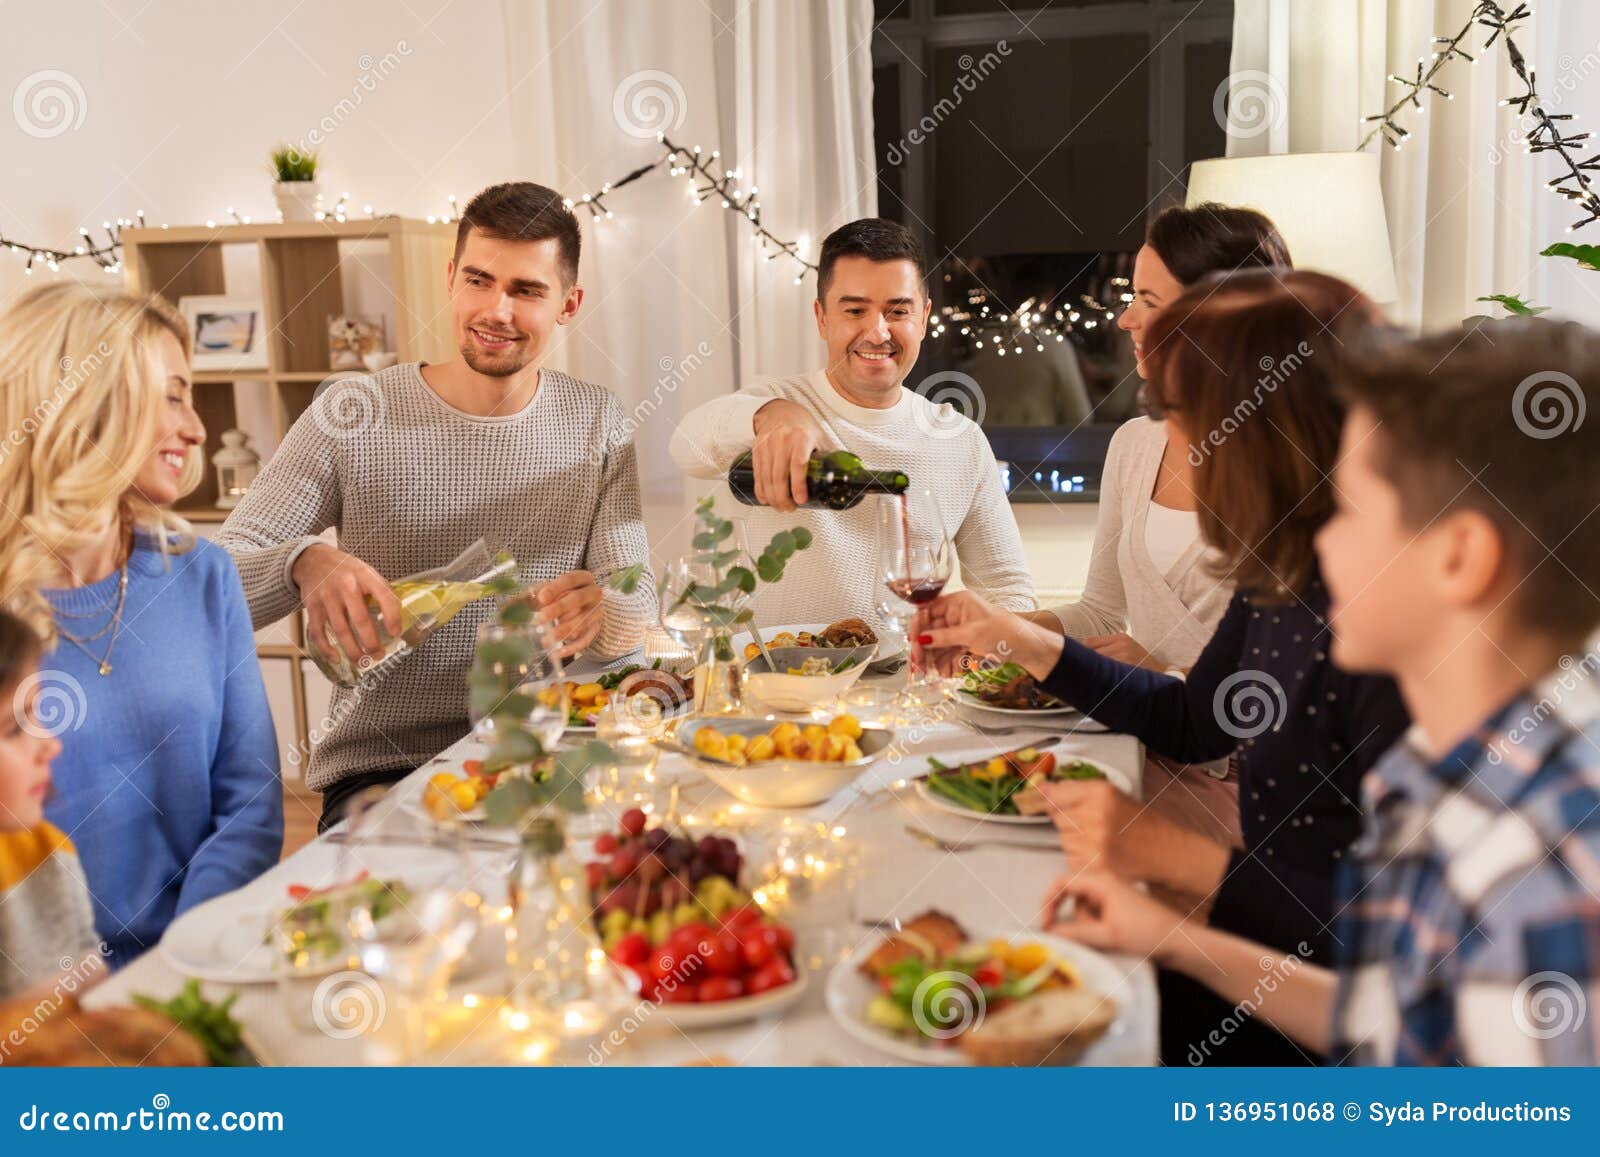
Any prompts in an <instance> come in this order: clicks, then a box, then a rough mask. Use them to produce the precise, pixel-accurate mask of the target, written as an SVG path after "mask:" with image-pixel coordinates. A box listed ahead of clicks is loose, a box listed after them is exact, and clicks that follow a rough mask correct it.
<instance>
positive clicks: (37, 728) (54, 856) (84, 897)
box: [0, 611, 105, 1000]
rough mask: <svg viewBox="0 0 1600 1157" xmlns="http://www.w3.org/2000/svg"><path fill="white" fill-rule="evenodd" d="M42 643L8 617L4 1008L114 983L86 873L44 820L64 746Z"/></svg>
mask: <svg viewBox="0 0 1600 1157" xmlns="http://www.w3.org/2000/svg"><path fill="white" fill-rule="evenodd" d="M39 653H40V643H39V637H38V636H37V635H35V634H34V633H33V631H32V629H31V628H29V627H28V626H27V624H25V623H24V622H23V621H22V620H21V619H19V618H17V617H16V616H14V615H12V614H9V613H8V612H5V611H0V1000H5V999H7V998H10V997H17V996H23V995H31V994H34V993H38V994H40V995H43V994H44V993H46V992H47V991H48V990H49V989H50V987H51V986H52V985H54V984H56V983H58V982H59V983H61V984H62V986H63V987H69V991H78V990H81V989H83V988H85V987H87V985H88V984H89V982H90V981H91V980H92V979H98V978H99V977H102V976H103V975H104V974H105V969H104V961H103V959H102V957H101V954H100V951H99V940H98V938H97V937H96V936H95V931H94V913H93V910H92V909H91V907H90V904H89V891H88V887H87V885H86V884H85V883H84V878H83V868H82V867H81V866H80V865H79V863H78V853H77V852H76V851H74V850H73V847H72V841H71V840H69V839H68V838H67V837H66V835H64V834H63V833H62V831H61V830H60V829H59V828H57V827H56V826H54V825H53V824H50V823H47V822H46V821H45V818H44V801H45V797H46V795H48V794H49V790H50V761H51V760H52V759H54V758H55V757H56V755H57V753H59V752H60V750H61V744H60V743H59V742H58V741H57V740H56V738H55V737H54V735H52V734H51V732H50V730H49V728H48V727H46V726H44V725H43V723H42V722H41V720H40V700H41V690H44V691H45V693H46V694H48V692H49V685H48V684H41V682H40V680H39V678H38V673H39Z"/></svg>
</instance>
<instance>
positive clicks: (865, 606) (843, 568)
mask: <svg viewBox="0 0 1600 1157" xmlns="http://www.w3.org/2000/svg"><path fill="white" fill-rule="evenodd" d="M926 280H927V270H926V261H925V259H924V257H923V253H922V246H921V245H920V244H919V243H918V242H917V239H916V238H915V236H913V235H912V233H911V232H910V230H908V229H906V228H905V227H904V226H903V225H900V224H898V223H896V222H893V221H887V220H884V219H882V218H877V217H868V218H864V219H862V220H859V221H852V222H851V223H850V224H848V225H844V226H842V227H841V228H839V229H836V230H835V231H834V232H833V233H831V234H829V235H828V237H827V239H826V240H824V241H823V243H822V253H821V257H820V260H819V262H818V270H817V300H816V301H815V302H814V303H813V309H814V311H815V314H816V320H817V333H818V335H819V336H820V337H821V338H822V340H823V341H824V342H825V343H826V344H827V348H828V360H827V365H826V366H825V367H824V368H823V369H820V370H817V371H815V372H813V373H810V374H804V375H798V376H794V377H788V378H775V379H771V380H768V381H762V382H757V383H756V384H754V385H752V386H749V387H747V388H745V389H742V390H740V391H738V392H737V393H734V394H729V395H728V396H726V397H722V398H718V399H716V400H714V401H711V402H707V403H706V404H705V405H703V406H700V407H699V408H697V409H696V410H694V411H693V412H691V413H690V414H689V415H688V416H687V417H685V418H684V420H683V422H682V423H681V424H680V425H679V426H678V429H677V431H676V433H675V434H674V435H673V438H672V457H673V461H674V462H676V463H677V464H678V466H679V467H680V468H681V469H683V470H684V471H685V472H686V473H688V474H690V475H692V476H694V477H697V478H719V477H724V476H726V474H727V471H728V466H729V465H730V464H731V463H732V462H733V460H734V459H735V458H736V457H737V456H738V455H740V454H742V453H743V452H745V451H746V450H749V451H751V452H752V456H753V459H754V467H755V475H756V497H757V498H758V499H759V500H760V501H761V503H762V505H761V506H759V507H737V506H732V505H731V504H729V508H730V509H734V510H737V511H738V513H739V515H740V516H742V517H743V519H744V521H745V524H746V530H747V532H748V536H749V539H750V542H751V545H752V547H753V548H754V549H760V547H761V545H763V544H764V543H765V542H766V541H767V539H768V537H770V535H771V534H772V533H773V532H774V531H777V530H780V529H783V528H786V527H789V526H794V525H803V526H805V527H806V528H807V529H809V530H810V531H811V533H812V545H811V547H810V548H809V549H808V550H807V551H806V552H805V554H804V555H802V556H799V557H797V558H796V559H795V561H794V564H793V565H792V566H790V568H789V570H788V572H787V574H786V575H785V576H784V579H783V581H782V582H780V583H777V584H775V585H772V586H766V585H763V586H761V587H760V588H758V590H757V593H756V596H755V601H754V604H753V609H754V610H755V612H756V616H757V622H758V623H759V624H761V625H765V626H778V625H782V624H798V623H810V622H828V621H834V620H837V619H842V618H851V617H855V618H863V619H866V620H867V621H868V622H874V621H878V622H881V621H882V620H881V619H880V617H879V616H878V614H877V611H876V608H877V605H878V603H879V601H880V595H881V594H882V591H881V590H880V586H879V583H878V577H877V568H876V533H877V529H876V528H877V523H876V514H875V512H874V509H873V504H872V503H871V502H863V503H861V504H860V505H858V506H856V507H855V508H854V509H851V510H843V511H833V510H797V506H798V504H800V503H803V502H804V501H805V500H806V461H807V459H808V458H809V457H810V456H811V454H812V453H813V452H814V451H818V450H833V449H846V450H851V451H853V452H854V453H856V454H857V455H859V456H860V458H861V459H862V461H863V462H865V463H866V464H867V465H868V466H872V467H876V468H878V469H885V470H902V471H904V472H905V473H906V475H907V476H908V477H909V478H910V479H911V484H912V486H914V487H915V486H928V487H931V488H932V490H933V492H934V496H935V498H936V500H937V503H938V506H939V510H940V513H941V515H942V517H943V519H944V524H945V526H944V529H945V531H946V533H948V534H949V535H950V538H951V540H952V542H953V543H954V544H955V548H956V554H957V557H958V558H959V560H960V563H961V579H962V582H963V584H964V585H966V586H967V587H969V588H972V589H975V590H978V591H980V592H982V593H983V595H984V597H985V598H987V599H989V600H991V601H993V602H995V603H997V604H999V605H1001V606H1004V607H1006V608H1008V609H1010V610H1018V611H1026V610H1032V609H1033V607H1034V597H1033V590H1034V588H1033V577H1032V575H1031V574H1029V572H1028V567H1027V562H1026V560H1025V559H1024V557H1023V553H1022V538H1021V536H1020V535H1019V534H1018V532H1017V523H1016V519H1015V518H1014V517H1013V516H1012V513H1011V505H1010V503H1009V502H1008V501H1007V499H1006V494H1005V490H1004V488H1003V486H1002V485H1001V481H1000V470H999V467H998V466H997V465H996V463H995V458H994V452H993V451H992V450H991V449H990V448H989V441H988V439H987V438H986V437H984V434H983V431H982V430H981V429H980V428H979V427H978V425H977V424H976V423H975V422H973V421H971V420H970V419H969V418H967V417H966V416H964V415H963V414H961V413H959V412H957V411H956V409H955V408H954V407H952V406H950V405H948V404H944V405H940V404H936V403H934V402H932V401H930V400H929V399H928V398H927V397H925V396H923V394H922V393H920V392H918V391H917V390H915V389H912V388H907V386H906V384H905V379H906V376H907V375H908V374H909V373H910V372H911V370H912V367H913V366H915V365H916V361H917V353H918V351H919V350H920V349H921V348H922V339H923V337H924V335H925V334H926V333H927V326H928V314H929V311H930V309H931V302H930V300H929V298H928V291H927V284H926Z"/></svg>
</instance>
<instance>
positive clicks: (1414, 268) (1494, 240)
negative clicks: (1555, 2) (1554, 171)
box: [1228, 0, 1559, 327]
mask: <svg viewBox="0 0 1600 1157" xmlns="http://www.w3.org/2000/svg"><path fill="white" fill-rule="evenodd" d="M1473 7H1474V4H1473V3H1472V0H1309V2H1307V0H1295V2H1293V3H1290V2H1289V0H1235V5H1234V33H1233V58H1232V64H1231V72H1232V73H1233V74H1234V76H1236V77H1237V76H1239V75H1241V74H1243V73H1246V72H1250V73H1254V74H1257V75H1259V74H1261V73H1265V74H1267V76H1269V77H1271V78H1272V81H1273V85H1272V88H1273V90H1274V91H1275V92H1276V93H1278V94H1279V95H1281V96H1282V97H1283V98H1285V99H1286V100H1287V116H1286V117H1285V118H1284V120H1283V123H1282V125H1281V128H1280V131H1279V132H1277V133H1260V134H1258V135H1255V136H1231V135H1230V137H1229V141H1228V153H1229V155H1230V156H1248V155H1256V154H1263V153H1268V152H1272V153H1279V152H1292V153H1316V152H1337V151H1348V150H1353V149H1356V148H1358V147H1359V146H1360V144H1361V142H1362V141H1363V140H1364V139H1365V138H1366V136H1367V134H1368V133H1370V132H1371V130H1372V128H1373V125H1372V124H1370V123H1364V122H1363V118H1364V117H1366V116H1369V115H1372V114H1374V113H1377V112H1380V111H1382V110H1383V109H1385V108H1387V107H1388V106H1389V105H1390V104H1392V103H1393V102H1394V100H1395V99H1396V98H1397V97H1398V96H1399V95H1400V93H1401V91H1402V90H1401V89H1400V88H1399V86H1397V85H1394V84H1390V83H1388V81H1387V80H1386V78H1387V77H1388V76H1389V75H1390V74H1392V73H1394V74H1399V75H1402V76H1415V74H1416V67H1417V61H1418V59H1419V58H1421V57H1425V56H1428V55H1429V54H1430V53H1431V52H1432V50H1433V44H1432V37H1434V36H1436V35H1439V36H1444V35H1454V33H1455V32H1456V31H1457V30H1458V29H1459V28H1460V27H1461V25H1462V24H1463V23H1464V22H1465V21H1466V19H1467V17H1468V16H1469V15H1470V14H1471V12H1472V9H1473ZM1507 7H1510V5H1508V6H1507ZM1542 7H1543V6H1542V5H1540V6H1536V12H1535V15H1534V17H1533V18H1532V19H1529V20H1526V21H1523V22H1522V23H1521V24H1519V25H1518V27H1517V30H1516V40H1517V44H1518V47H1519V48H1521V49H1522V51H1523V52H1524V54H1525V55H1526V56H1527V57H1528V58H1529V60H1530V61H1535V62H1536V61H1537V60H1538V48H1539V45H1538V34H1539V31H1540V27H1541V25H1540V20H1541V16H1540V15H1539V9H1540V8H1542ZM1487 35H1488V30H1487V29H1482V28H1479V29H1475V30H1474V31H1473V32H1472V33H1470V34H1469V35H1468V37H1467V39H1466V40H1465V41H1463V42H1462V45H1461V47H1463V48H1464V49H1466V50H1467V51H1468V52H1470V53H1472V55H1473V56H1474V57H1476V58H1477V62H1476V63H1475V64H1468V63H1467V62H1465V61H1461V60H1457V61H1453V62H1451V63H1450V64H1448V65H1446V66H1445V68H1444V69H1443V71H1442V73H1441V74H1440V76H1439V77H1438V78H1437V82H1438V84H1439V85H1440V87H1442V88H1444V89H1445V90H1447V91H1448V92H1450V93H1451V94H1452V96H1453V97H1454V99H1453V100H1444V99H1443V98H1441V97H1438V96H1437V95H1432V94H1430V96H1429V97H1428V98H1427V99H1426V100H1425V101H1424V103H1425V105H1426V112H1425V113H1419V111H1418V110H1417V109H1415V108H1410V107H1409V106H1408V108H1407V110H1406V111H1404V112H1402V113H1401V114H1400V117H1399V119H1400V122H1401V123H1402V124H1403V125H1404V127H1405V128H1406V129H1407V130H1409V131H1410V133H1411V138H1410V139H1409V140H1408V141H1406V142H1405V144H1404V145H1403V146H1402V147H1401V148H1400V149H1399V150H1398V151H1396V150H1393V149H1390V148H1388V147H1387V146H1385V145H1382V144H1381V143H1380V142H1377V141H1374V142H1372V143H1370V144H1368V146H1367V147H1368V148H1369V149H1374V150H1380V151H1381V154H1382V157H1383V160H1382V182H1383V196H1384V206H1385V211H1386V213H1387V215H1388V221H1389V237H1390V241H1391V244H1392V246H1393V249H1394V258H1395V276H1396V278H1397V280H1398V282H1399V286H1400V298H1399V301H1398V303H1397V304H1396V306H1395V307H1394V313H1395V316H1396V317H1397V318H1398V319H1400V320H1403V321H1407V322H1411V323H1413V324H1421V325H1422V326H1424V327H1434V326H1445V325H1452V324H1455V323H1457V322H1459V321H1460V320H1461V319H1462V318H1464V317H1468V316H1472V315H1475V314H1483V313H1491V312H1496V311H1495V310H1494V308H1493V307H1490V306H1487V305H1485V304H1483V303H1480V302H1477V301H1475V300H1474V299H1475V298H1477V297H1478V296H1479V295H1481V294H1490V293H1510V294H1516V295H1518V296H1521V297H1524V298H1531V297H1536V296H1537V294H1538V289H1539V287H1540V282H1539V281H1538V280H1536V267H1537V262H1538V256H1537V255H1538V251H1539V250H1540V249H1541V248H1543V247H1544V245H1546V244H1548V243H1549V242H1550V241H1554V240H1558V239H1559V238H1558V237H1545V236H1543V234H1542V228H1541V224H1540V221H1539V215H1540V209H1541V206H1540V204H1539V202H1538V200H1537V198H1540V197H1548V196H1549V194H1547V193H1544V192H1542V191H1541V190H1540V189H1539V187H1538V186H1539V181H1540V177H1539V171H1540V166H1539V165H1538V164H1537V162H1536V160H1535V159H1534V158H1533V157H1531V156H1530V155H1529V154H1527V153H1526V152H1525V151H1524V150H1523V149H1522V148H1521V147H1520V143H1519V142H1520V140H1521V136H1522V133H1523V132H1524V131H1526V130H1525V128H1522V127H1519V118H1518V116H1517V115H1516V113H1515V112H1514V110H1511V109H1506V108H1502V107H1500V101H1501V100H1503V99H1505V98H1506V97H1509V96H1513V95H1517V94H1520V92H1521V84H1520V83H1519V82H1518V81H1517V79H1516V76H1515V74H1514V73H1513V72H1512V70H1511V66H1510V65H1509V64H1508V63H1507V59H1506V54H1505V51H1504V48H1503V47H1502V45H1501V44H1500V43H1499V42H1497V43H1496V44H1495V46H1494V47H1493V48H1492V49H1490V50H1488V51H1483V43H1484V40H1485V38H1486V36H1487ZM1546 75H1547V74H1546V73H1544V72H1541V73H1540V76H1541V78H1543V77H1544V76H1546ZM1547 176H1548V174H1547ZM1309 192H1310V191H1308V193H1309ZM1537 272H1540V273H1542V271H1537Z"/></svg>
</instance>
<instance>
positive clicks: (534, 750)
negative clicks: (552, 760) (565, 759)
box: [491, 727, 545, 766]
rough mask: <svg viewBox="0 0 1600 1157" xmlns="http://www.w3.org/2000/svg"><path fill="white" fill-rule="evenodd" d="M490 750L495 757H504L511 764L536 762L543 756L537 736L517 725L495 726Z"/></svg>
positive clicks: (543, 752)
mask: <svg viewBox="0 0 1600 1157" xmlns="http://www.w3.org/2000/svg"><path fill="white" fill-rule="evenodd" d="M491 750H492V751H493V753H494V756H495V758H496V759H504V760H506V761H508V763H509V764H510V765H512V766H517V765H520V764H525V763H537V762H539V760H541V759H543V758H544V756H545V750H544V744H542V743H540V742H539V738H538V736H536V735H532V734H530V733H529V732H526V731H523V730H522V729H521V728H519V727H496V728H495V729H494V742H493V745H492V747H491Z"/></svg>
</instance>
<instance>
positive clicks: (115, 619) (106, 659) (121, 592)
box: [56, 560, 128, 675]
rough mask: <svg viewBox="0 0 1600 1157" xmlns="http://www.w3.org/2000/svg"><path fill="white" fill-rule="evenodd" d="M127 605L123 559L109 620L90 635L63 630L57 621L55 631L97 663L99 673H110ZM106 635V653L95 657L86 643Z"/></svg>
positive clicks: (126, 569) (125, 564) (125, 571)
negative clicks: (115, 599)
mask: <svg viewBox="0 0 1600 1157" xmlns="http://www.w3.org/2000/svg"><path fill="white" fill-rule="evenodd" d="M127 605H128V563H127V560H124V561H123V563H122V573H121V574H120V575H119V576H118V578H117V605H116V609H115V610H113V611H112V612H111V621H110V622H109V623H107V624H106V625H105V626H104V627H103V628H101V629H100V630H98V631H96V632H95V633H94V634H92V635H87V636H79V635H74V634H72V633H70V632H68V631H66V630H63V629H62V628H61V625H60V624H59V623H58V624H57V625H56V633H57V634H58V635H60V636H61V637H62V638H63V639H65V640H66V641H67V642H69V643H71V644H72V645H73V646H74V647H76V648H78V650H80V651H82V652H83V653H84V654H85V655H87V656H89V658H90V659H91V660H93V661H94V662H95V663H97V664H98V668H97V669H98V670H99V672H100V674H102V675H109V674H111V652H112V651H113V650H114V649H115V648H116V645H117V636H118V635H119V634H121V633H122V611H123V608H124V607H126V606H127ZM107 635H110V636H111V641H110V642H108V643H107V644H106V653H105V654H104V655H102V656H100V657H98V658H96V657H95V654H94V652H93V651H91V650H89V647H88V644H90V643H94V642H98V641H99V640H101V639H103V638H105V637H106V636H107Z"/></svg>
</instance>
